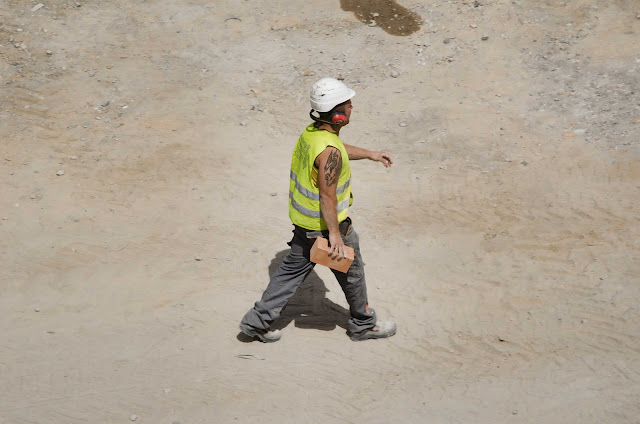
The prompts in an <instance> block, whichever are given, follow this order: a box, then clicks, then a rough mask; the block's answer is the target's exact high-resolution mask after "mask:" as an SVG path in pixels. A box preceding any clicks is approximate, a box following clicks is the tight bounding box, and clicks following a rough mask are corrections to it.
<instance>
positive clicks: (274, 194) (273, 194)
mask: <svg viewBox="0 0 640 424" xmlns="http://www.w3.org/2000/svg"><path fill="white" fill-rule="evenodd" d="M277 195H278V193H276V192H275V191H274V192H272V193H269V196H271V197H276V196H277Z"/></svg>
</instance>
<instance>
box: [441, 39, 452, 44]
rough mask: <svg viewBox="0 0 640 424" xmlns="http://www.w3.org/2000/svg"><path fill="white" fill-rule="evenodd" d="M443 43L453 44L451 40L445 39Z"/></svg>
mask: <svg viewBox="0 0 640 424" xmlns="http://www.w3.org/2000/svg"><path fill="white" fill-rule="evenodd" d="M442 42H443V43H444V44H449V43H450V42H451V39H450V38H445V39H444V40H442Z"/></svg>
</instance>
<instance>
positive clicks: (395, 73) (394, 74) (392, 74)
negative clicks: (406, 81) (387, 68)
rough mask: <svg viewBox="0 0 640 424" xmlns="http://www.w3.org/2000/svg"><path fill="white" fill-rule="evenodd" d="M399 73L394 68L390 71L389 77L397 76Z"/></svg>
mask: <svg viewBox="0 0 640 424" xmlns="http://www.w3.org/2000/svg"><path fill="white" fill-rule="evenodd" d="M399 75H400V74H399V73H398V71H396V70H393V71H391V77H392V78H398V76H399Z"/></svg>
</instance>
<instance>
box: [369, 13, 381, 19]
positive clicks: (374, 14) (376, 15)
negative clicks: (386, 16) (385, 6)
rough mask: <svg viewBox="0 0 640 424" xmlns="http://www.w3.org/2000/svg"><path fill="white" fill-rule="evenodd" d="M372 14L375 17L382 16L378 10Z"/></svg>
mask: <svg viewBox="0 0 640 424" xmlns="http://www.w3.org/2000/svg"><path fill="white" fill-rule="evenodd" d="M371 16H373V17H374V18H377V17H378V16H380V14H379V13H378V12H373V13H372V14H371Z"/></svg>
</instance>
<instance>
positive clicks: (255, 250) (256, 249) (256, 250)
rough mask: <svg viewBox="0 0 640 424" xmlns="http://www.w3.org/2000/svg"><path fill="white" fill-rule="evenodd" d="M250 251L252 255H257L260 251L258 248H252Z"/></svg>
mask: <svg viewBox="0 0 640 424" xmlns="http://www.w3.org/2000/svg"><path fill="white" fill-rule="evenodd" d="M251 251H252V252H253V253H258V252H259V251H260V250H258V248H257V247H254V248H253V249H251Z"/></svg>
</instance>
